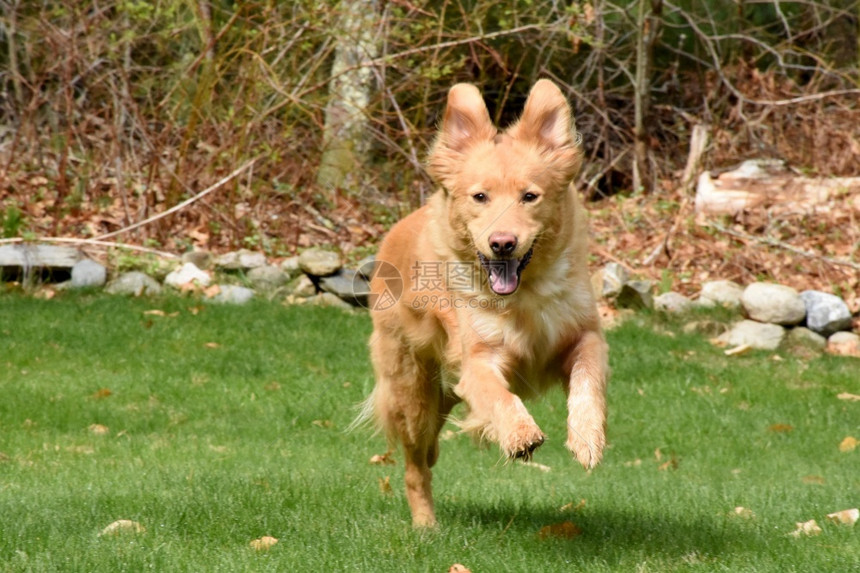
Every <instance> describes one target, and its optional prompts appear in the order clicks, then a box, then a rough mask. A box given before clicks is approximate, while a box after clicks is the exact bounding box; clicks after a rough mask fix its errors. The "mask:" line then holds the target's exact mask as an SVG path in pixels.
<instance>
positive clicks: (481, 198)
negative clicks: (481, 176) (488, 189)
mask: <svg viewBox="0 0 860 573" xmlns="http://www.w3.org/2000/svg"><path fill="white" fill-rule="evenodd" d="M472 199H474V200H475V203H486V202H487V201H489V200H490V198H489V197H487V194H486V193H475V194H474V195H472Z"/></svg>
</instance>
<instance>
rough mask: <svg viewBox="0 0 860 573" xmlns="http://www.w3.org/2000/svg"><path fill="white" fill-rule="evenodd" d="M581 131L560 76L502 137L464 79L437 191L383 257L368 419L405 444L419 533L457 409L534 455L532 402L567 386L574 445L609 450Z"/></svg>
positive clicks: (511, 452)
mask: <svg viewBox="0 0 860 573" xmlns="http://www.w3.org/2000/svg"><path fill="white" fill-rule="evenodd" d="M573 134H574V125H573V119H572V117H571V111H570V107H569V106H568V104H567V101H566V100H565V98H564V96H563V95H562V93H561V91H560V90H559V89H558V87H556V85H555V84H553V83H552V82H550V81H548V80H540V81H538V82H537V83H536V84H535V85H534V87H533V88H532V90H531V92H530V93H529V96H528V99H527V101H526V103H525V108H524V110H523V113H522V117H521V118H520V119H519V121H518V122H517V123H515V124H514V125H513V126H511V127H510V128H509V129H507V130H506V131H503V132H499V131H498V130H497V129H496V128H495V127H494V126H493V124H492V122H491V121H490V117H489V113H488V112H487V108H486V106H485V105H484V101H483V98H482V97H481V94H480V92H479V91H478V89H477V88H476V87H475V86H472V85H469V84H458V85H455V86H454V87H453V88H451V91H450V92H449V94H448V105H447V109H446V111H445V116H444V120H443V123H442V126H441V129H440V131H439V134H438V137H437V139H436V142H435V143H434V145H433V147H432V149H431V151H430V156H429V161H428V170H429V172H430V174H431V175H432V177H433V178H434V179H435V180H436V182H437V183H438V184H439V186H440V187H441V189H440V190H439V191H438V192H437V193H436V194H435V195H433V197H432V198H431V199H430V201H429V202H428V204H427V205H425V206H424V207H422V208H421V209H419V210H417V211H416V212H414V213H412V214H411V215H409V216H408V217H406V218H405V219H403V220H402V221H400V222H399V223H398V224H397V225H395V226H394V228H393V229H391V232H390V233H389V235H388V236H387V237H386V239H385V240H384V241H383V243H382V246H381V248H380V250H379V254H378V255H377V261H378V262H377V267H376V268H377V273H376V275H375V276H374V278H373V280H372V281H371V290H372V292H373V295H374V298H373V301H374V304H373V306H374V308H373V309H372V316H373V326H374V331H373V335H372V337H371V342H370V348H371V356H372V360H373V366H374V369H375V371H376V387H375V389H374V391H373V394H372V396H371V397H370V398H369V400H368V402H367V407H366V412H365V414H366V415H367V416H372V415H375V417H376V419H377V421H378V422H379V425H380V426H381V427H382V428H383V429H384V430H385V432H386V433H387V435H388V437H389V439H390V440H391V441H399V442H401V443H402V444H403V448H404V456H405V461H406V475H405V481H406V497H407V499H408V501H409V507H410V509H411V511H412V521H413V523H414V524H415V525H417V526H433V525H435V523H436V516H435V513H434V510H433V498H432V493H431V487H430V480H431V472H430V468H431V467H432V466H433V465H434V463H435V462H436V460H437V458H438V456H439V440H438V434H439V431H440V429H441V427H442V425H443V423H444V421H445V420H446V418H447V416H448V414H449V413H450V412H451V408H452V407H453V406H454V405H455V404H457V403H458V402H460V401H463V402H465V404H466V406H467V408H468V415H467V417H466V418H465V420H462V421H461V422H460V424H461V427H462V428H463V429H465V430H468V431H471V432H475V433H477V434H478V435H480V436H481V437H482V438H484V439H487V440H491V441H494V442H497V443H498V444H499V446H500V447H501V449H502V452H503V453H504V454H505V455H506V456H509V457H511V458H525V459H528V458H530V457H531V454H532V452H533V451H534V449H535V448H537V447H538V446H540V445H541V444H542V443H543V441H544V438H545V436H544V433H543V432H542V431H541V429H540V428H539V427H538V425H537V424H536V423H535V421H534V419H533V418H532V416H531V415H530V414H529V412H528V411H527V410H526V408H525V406H524V405H523V402H522V400H521V398H528V397H529V396H532V395H535V394H538V393H540V392H542V391H543V390H545V389H547V388H548V387H549V386H550V385H552V384H557V383H561V384H562V386H563V387H564V389H565V392H566V394H567V405H568V411H569V413H568V417H567V426H568V435H567V443H566V445H567V448H568V449H569V450H570V451H571V452H572V453H573V454H574V455H575V456H576V458H577V459H578V460H579V462H580V463H582V465H583V466H585V467H586V468H591V467H593V466H595V465H596V464H597V463H598V462H600V459H601V457H602V454H603V448H604V445H605V443H606V438H605V425H606V399H605V392H606V376H607V347H606V343H605V342H604V339H603V335H602V333H601V330H600V323H599V317H598V314H597V310H596V306H595V301H594V297H593V294H592V291H591V283H590V280H589V275H588V270H587V268H586V249H587V244H586V243H587V237H586V235H587V231H586V217H585V213H584V212H583V208H582V206H581V205H580V203H579V201H578V199H577V196H576V191H575V190H574V189H573V186H572V184H571V181H572V179H573V177H574V176H575V175H576V173H577V171H578V170H579V166H580V163H581V161H582V157H581V151H580V149H579V147H578V145H577V144H576V142H575V141H574V139H573ZM386 269H387V270H386ZM395 276H399V277H402V283H400V286H401V288H399V289H398V288H392V285H393V284H394V285H395V286H396V284H397V282H396V281H395V280H394V278H393V277H395ZM398 290H399V291H400V292H397V291H398Z"/></svg>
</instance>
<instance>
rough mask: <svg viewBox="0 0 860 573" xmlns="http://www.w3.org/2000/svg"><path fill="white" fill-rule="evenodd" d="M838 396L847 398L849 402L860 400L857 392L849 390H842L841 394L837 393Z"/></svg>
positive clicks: (842, 398)
mask: <svg viewBox="0 0 860 573" xmlns="http://www.w3.org/2000/svg"><path fill="white" fill-rule="evenodd" d="M836 397H837V398H838V399H840V400H846V401H848V402H860V396H858V395H857V394H849V393H848V392H842V393H841V394H837V395H836Z"/></svg>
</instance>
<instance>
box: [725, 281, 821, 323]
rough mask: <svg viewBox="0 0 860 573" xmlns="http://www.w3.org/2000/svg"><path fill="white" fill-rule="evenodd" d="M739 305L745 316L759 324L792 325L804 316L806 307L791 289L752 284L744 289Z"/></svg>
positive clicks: (782, 286)
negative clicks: (741, 306) (742, 308)
mask: <svg viewBox="0 0 860 573" xmlns="http://www.w3.org/2000/svg"><path fill="white" fill-rule="evenodd" d="M741 304H742V305H743V307H744V310H745V311H746V313H747V316H748V317H749V318H751V319H753V320H757V321H759V322H770V323H773V324H783V325H793V324H799V323H800V322H801V321H802V320H803V319H804V317H805V316H806V305H805V304H804V303H803V299H802V298H800V295H799V294H798V293H797V291H796V290H794V289H793V288H791V287H788V286H784V285H778V284H772V283H753V284H751V285H749V286H748V287H747V288H746V289H744V294H743V296H742V297H741Z"/></svg>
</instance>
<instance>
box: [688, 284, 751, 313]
mask: <svg viewBox="0 0 860 573" xmlns="http://www.w3.org/2000/svg"><path fill="white" fill-rule="evenodd" d="M743 293H744V288H743V287H742V286H741V285H739V284H738V283H736V282H734V281H726V280H719V281H708V282H706V283H704V284H703V285H702V291H701V292H700V293H699V301H698V303H699V305H700V306H708V307H710V306H717V305H719V306H725V307H727V308H737V307H739V306H740V305H741V296H742V295H743Z"/></svg>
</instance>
